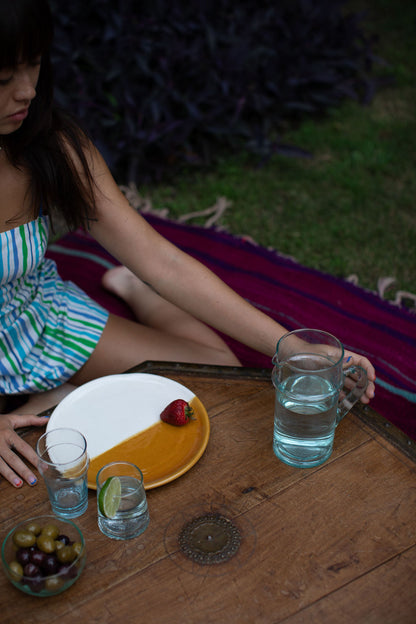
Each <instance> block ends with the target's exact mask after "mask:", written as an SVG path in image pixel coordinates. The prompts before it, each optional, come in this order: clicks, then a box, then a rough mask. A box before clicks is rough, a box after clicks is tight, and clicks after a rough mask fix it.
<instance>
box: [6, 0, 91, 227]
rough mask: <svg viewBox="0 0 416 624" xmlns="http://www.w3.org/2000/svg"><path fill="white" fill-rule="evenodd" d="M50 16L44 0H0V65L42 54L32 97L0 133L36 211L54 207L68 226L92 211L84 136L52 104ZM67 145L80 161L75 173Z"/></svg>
mask: <svg viewBox="0 0 416 624" xmlns="http://www.w3.org/2000/svg"><path fill="white" fill-rule="evenodd" d="M52 37H53V20H52V15H51V11H50V7H49V4H48V2H47V0H0V68H14V67H16V66H17V64H18V63H19V62H22V61H23V62H30V61H33V60H34V59H36V58H38V57H39V56H41V57H42V62H41V68H40V73H39V80H38V84H37V87H36V97H35V98H34V99H33V101H32V103H31V105H30V108H29V114H28V116H27V118H26V119H25V121H24V122H23V124H22V125H21V127H20V128H19V129H18V130H16V131H15V132H13V133H11V134H7V135H3V136H2V137H0V140H1V144H2V147H3V148H4V150H5V152H6V155H7V157H8V159H9V161H10V162H11V163H12V165H14V166H15V167H17V168H21V169H24V170H25V171H28V172H29V174H30V189H29V190H30V194H31V198H32V202H33V209H34V213H35V215H37V214H38V213H39V208H40V206H41V205H42V210H43V211H44V212H46V213H48V214H50V215H51V217H53V214H54V213H55V212H56V211H58V212H59V213H60V214H61V215H62V216H63V217H64V219H65V221H66V223H67V225H68V227H69V228H71V229H73V228H76V227H78V226H79V225H83V226H87V225H88V222H89V220H90V219H91V218H94V215H95V201H94V189H93V180H92V176H91V172H90V170H89V167H88V163H87V160H86V158H85V150H87V149H88V145H89V142H88V139H87V137H86V135H85V134H84V132H83V131H82V130H81V129H80V127H79V126H78V124H77V123H76V122H75V121H74V120H73V119H72V118H71V117H70V116H69V115H68V114H67V113H64V112H63V111H60V110H58V109H56V108H55V107H54V105H53V76H52V66H51V61H50V47H51V43H52ZM68 146H70V148H72V149H73V150H74V151H75V154H76V157H77V158H78V159H79V162H80V163H81V172H82V173H81V175H80V174H79V173H78V170H77V168H76V167H75V165H74V163H73V160H72V158H71V157H70V154H69V151H68Z"/></svg>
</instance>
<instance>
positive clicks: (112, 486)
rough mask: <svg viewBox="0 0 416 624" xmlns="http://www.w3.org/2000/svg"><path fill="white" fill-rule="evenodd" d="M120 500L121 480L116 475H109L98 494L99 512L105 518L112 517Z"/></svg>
mask: <svg viewBox="0 0 416 624" xmlns="http://www.w3.org/2000/svg"><path fill="white" fill-rule="evenodd" d="M120 500H121V481H120V479H119V478H118V477H109V478H108V479H107V481H106V482H105V483H104V485H103V487H102V488H101V490H100V494H99V496H98V506H99V508H100V512H101V513H102V514H103V516H105V517H106V518H114V516H115V515H116V513H117V511H118V508H119V507H120Z"/></svg>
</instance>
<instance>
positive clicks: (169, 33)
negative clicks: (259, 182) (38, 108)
mask: <svg viewBox="0 0 416 624" xmlns="http://www.w3.org/2000/svg"><path fill="white" fill-rule="evenodd" d="M345 4H346V3H345V2H342V1H340V0H280V1H278V2H273V3H271V2H267V1H265V0H245V2H243V3H237V2H235V0H216V1H215V2H213V1H211V0H175V2H170V1H168V0H152V1H151V2H149V1H143V2H137V1H135V0H119V1H118V2H117V3H114V2H113V0H88V2H84V1H82V2H81V1H80V0H72V1H71V2H63V1H62V0H52V1H51V5H52V8H53V10H54V14H55V20H56V32H55V44H54V50H53V61H54V66H55V73H56V76H55V82H56V98H57V102H58V103H59V104H60V105H61V106H63V107H65V108H67V109H68V110H71V111H72V112H73V113H75V114H76V115H77V116H78V118H79V120H80V121H81V122H82V123H83V125H84V126H85V127H86V129H87V130H88V131H89V133H90V134H91V136H92V137H93V139H94V141H95V142H96V143H97V145H98V147H99V148H100V149H101V151H102V152H103V155H104V157H105V158H106V160H107V162H108V164H109V166H110V168H111V169H112V170H113V172H114V173H115V174H116V175H117V178H118V180H119V181H120V182H128V181H130V180H135V181H149V180H160V179H162V178H163V177H164V176H166V175H167V173H169V172H172V171H176V170H177V168H178V167H180V166H182V165H184V164H186V165H198V166H201V165H204V164H206V163H210V162H212V160H213V159H215V155H216V154H217V153H218V152H219V151H220V150H222V149H224V147H232V148H234V149H235V148H236V149H241V148H244V149H248V150H250V151H252V152H254V153H255V154H257V155H259V156H260V157H261V158H267V157H268V156H269V155H270V154H272V153H275V152H279V153H285V154H295V155H303V156H305V155H308V152H306V151H305V150H302V149H301V148H299V147H296V146H293V145H285V144H284V142H283V141H282V138H281V136H282V134H284V128H285V125H287V124H288V123H292V122H293V121H297V120H300V119H303V118H304V117H305V116H318V115H323V114H324V113H325V112H326V111H328V109H330V108H332V107H335V106H338V105H339V103H340V102H341V101H342V100H344V99H345V98H353V99H357V100H360V101H362V102H366V101H369V100H370V99H371V97H372V94H373V92H374V90H375V88H376V87H377V78H376V77H374V76H373V75H372V68H373V64H374V61H375V57H374V54H373V52H372V49H371V48H372V47H371V41H370V40H369V38H368V37H367V36H365V35H364V33H363V31H362V30H361V27H360V17H359V15H358V14H357V13H350V14H348V13H347V12H346V11H345V7H344V5H345Z"/></svg>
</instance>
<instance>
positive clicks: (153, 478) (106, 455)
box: [47, 373, 210, 490]
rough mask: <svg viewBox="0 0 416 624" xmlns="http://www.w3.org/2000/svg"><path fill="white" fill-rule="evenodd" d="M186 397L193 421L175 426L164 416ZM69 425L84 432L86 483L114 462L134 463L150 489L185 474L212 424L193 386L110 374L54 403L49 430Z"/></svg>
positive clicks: (138, 375) (198, 455) (202, 447)
mask: <svg viewBox="0 0 416 624" xmlns="http://www.w3.org/2000/svg"><path fill="white" fill-rule="evenodd" d="M175 399H184V400H186V401H187V402H188V403H190V405H191V406H192V408H193V410H194V418H195V420H193V421H191V422H189V423H188V424H187V425H184V426H183V427H174V426H172V425H168V424H167V423H164V422H162V421H161V420H160V413H161V411H162V410H163V409H164V408H165V407H166V405H168V404H169V403H170V402H171V401H174V400H175ZM57 427H71V428H73V429H77V430H78V431H81V433H83V434H84V436H85V438H86V440H87V448H88V453H89V456H90V467H89V470H88V486H89V487H90V488H91V489H96V482H95V477H96V475H97V472H98V471H99V469H100V468H101V467H102V466H104V465H105V464H107V463H109V462H111V461H117V460H123V461H130V462H132V463H134V464H136V465H137V466H138V467H139V468H140V470H141V471H142V472H143V477H144V485H145V488H146V489H148V490H149V489H152V488H155V487H159V486H161V485H164V484H165V483H169V482H170V481H173V480H174V479H177V478H178V477H180V476H181V475H183V474H184V473H186V472H187V471H188V470H189V469H190V468H192V466H194V465H195V464H196V462H197V461H198V460H199V459H200V458H201V456H202V455H203V453H204V451H205V449H206V446H207V444H208V440H209V434H210V424H209V418H208V414H207V411H206V409H205V407H204V405H203V404H202V402H201V401H200V400H199V399H198V397H196V396H195V394H194V393H193V392H192V391H191V390H190V389H189V388H186V387H185V386H183V385H182V384H179V383H178V382H176V381H173V380H171V379H168V378H166V377H162V376H159V375H151V374H147V373H131V374H125V375H109V376H107V377H102V378H100V379H95V380H94V381H90V382H88V383H87V384H84V385H83V386H80V387H79V388H76V389H75V390H74V391H73V392H71V394H69V395H68V396H67V397H65V399H63V400H62V401H61V403H60V404H59V405H58V406H57V407H56V408H55V410H54V412H53V413H52V415H51V417H50V420H49V423H48V425H47V430H48V431H49V430H50V429H55V428H57Z"/></svg>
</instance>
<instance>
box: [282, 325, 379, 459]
mask: <svg viewBox="0 0 416 624" xmlns="http://www.w3.org/2000/svg"><path fill="white" fill-rule="evenodd" d="M273 363H274V365H275V366H274V369H273V373H272V380H273V385H274V387H275V390H276V397H275V414H274V432H273V451H274V453H275V455H276V456H277V457H278V458H279V459H281V460H282V461H283V462H284V463H286V464H289V465H291V466H296V467H298V468H308V467H312V466H318V465H320V464H322V463H323V462H324V461H326V460H327V459H328V458H329V456H330V455H331V453H332V447H333V442H334V434H335V428H336V426H337V424H338V423H339V422H340V420H341V419H342V418H343V417H344V416H345V414H347V413H348V411H349V410H350V409H351V407H352V406H353V405H354V403H356V402H357V401H358V399H359V398H360V397H361V396H362V394H363V393H364V392H365V389H366V387H367V373H366V371H365V370H364V369H363V368H361V367H360V366H351V367H349V368H347V367H346V366H345V364H344V348H343V346H342V344H341V342H340V341H339V340H338V339H337V338H335V336H332V335H331V334H328V333H327V332H324V331H320V330H316V329H299V330H296V331H293V332H289V333H287V334H285V335H284V336H283V337H282V338H281V339H280V340H279V342H278V345H277V350H276V354H275V356H274V358H273ZM346 379H347V380H348V383H347V384H346V385H347V386H348V389H347V390H346V391H344V383H345V380H346Z"/></svg>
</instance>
